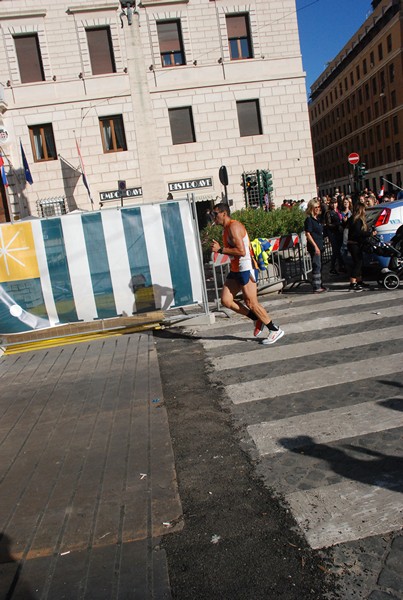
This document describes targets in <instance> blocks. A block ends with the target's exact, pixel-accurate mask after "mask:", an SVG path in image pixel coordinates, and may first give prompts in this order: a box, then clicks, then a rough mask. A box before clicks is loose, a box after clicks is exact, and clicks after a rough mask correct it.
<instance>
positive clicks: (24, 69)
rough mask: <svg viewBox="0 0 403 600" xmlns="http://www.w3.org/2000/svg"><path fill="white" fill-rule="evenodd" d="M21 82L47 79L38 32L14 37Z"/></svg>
mask: <svg viewBox="0 0 403 600" xmlns="http://www.w3.org/2000/svg"><path fill="white" fill-rule="evenodd" d="M14 44H15V51H16V53H17V60H18V68H19V70H20V78H21V83H33V82H34V81H45V74H44V71H43V65H42V57H41V50H40V47H39V39H38V36H37V34H36V33H34V34H29V35H18V36H15V37H14Z"/></svg>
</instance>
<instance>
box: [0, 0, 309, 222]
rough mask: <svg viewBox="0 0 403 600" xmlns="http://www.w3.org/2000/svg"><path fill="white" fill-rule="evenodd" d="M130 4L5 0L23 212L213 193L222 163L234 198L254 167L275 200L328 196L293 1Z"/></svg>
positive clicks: (11, 165) (10, 130)
mask: <svg viewBox="0 0 403 600" xmlns="http://www.w3.org/2000/svg"><path fill="white" fill-rule="evenodd" d="M123 7H124V10H122V6H121V3H120V2H116V1H111V0H100V1H99V2H97V0H91V1H90V0H81V1H80V0H76V2H75V3H74V0H73V2H67V1H65V0H58V2H50V1H47V0H36V1H35V2H34V1H32V0H20V1H19V2H18V3H17V4H16V3H15V1H13V0H2V2H1V4H0V34H1V35H0V44H1V46H0V83H1V84H2V85H3V88H4V90H3V93H2V94H1V95H0V96H1V97H0V128H1V132H2V134H3V135H2V136H0V137H1V141H0V146H1V150H2V154H3V160H4V166H5V171H6V173H7V178H8V184H9V185H8V187H6V188H4V185H3V184H0V185H2V186H3V188H2V197H3V199H4V197H5V196H6V197H7V204H8V207H7V208H8V211H9V214H10V219H11V220H14V219H19V218H23V217H25V216H29V215H34V216H46V214H57V210H56V212H54V211H55V207H56V209H57V206H58V203H60V206H64V209H65V210H66V211H67V212H69V211H71V210H74V209H76V208H78V209H80V210H91V209H92V208H95V209H98V208H99V207H100V204H101V205H103V206H106V205H107V206H114V205H120V204H121V203H122V204H124V205H127V204H129V203H133V201H135V202H136V203H138V202H159V201H164V200H166V198H167V197H168V195H169V194H171V195H172V197H173V198H177V197H183V196H184V195H185V194H186V193H187V192H194V193H195V194H196V197H197V198H199V199H200V200H214V199H216V198H217V197H218V198H221V194H222V192H223V186H222V184H221V183H220V180H219V177H218V172H219V168H220V167H221V166H222V165H225V166H226V168H227V171H228V177H229V183H228V187H227V193H228V197H229V198H230V199H232V200H233V202H234V206H235V207H236V208H241V207H242V206H244V205H245V197H244V190H243V187H242V173H244V172H249V171H254V170H256V169H267V170H270V171H271V173H272V175H273V187H274V191H273V199H274V201H275V203H276V204H277V205H279V204H281V202H282V200H283V199H284V198H294V199H299V198H310V197H311V196H313V195H316V183H315V173H314V165H313V153H312V144H311V134H310V125H309V117H308V108H307V103H306V91H305V74H304V72H303V68H302V60H301V54H300V45H299V35H298V27H297V18H296V7H295V0H283V1H282V2H278V0H252V1H251V2H248V3H246V4H239V3H233V1H231V0H143V1H142V2H141V3H140V4H138V5H136V4H135V3H134V2H126V0H125V2H123ZM130 23H131V24H130ZM21 145H22V148H23V149H24V152H25V155H26V160H27V163H28V165H29V169H30V173H31V176H32V179H33V183H32V184H30V183H28V182H27V181H26V172H25V171H24V167H23V162H22V155H21ZM80 152H81V157H82V161H80V157H79V153H80ZM83 165H84V167H83ZM83 168H84V170H85V174H86V180H87V183H88V186H89V190H90V194H89V193H88V191H87V188H86V187H85V185H84V181H83V178H82V176H81V172H82V171H83ZM119 182H120V183H119ZM91 199H92V202H91ZM47 207H49V212H48V213H47V210H48V209H47ZM62 212H63V210H62Z"/></svg>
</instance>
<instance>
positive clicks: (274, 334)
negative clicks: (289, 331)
mask: <svg viewBox="0 0 403 600" xmlns="http://www.w3.org/2000/svg"><path fill="white" fill-rule="evenodd" d="M283 335H284V331H283V330H282V329H278V330H277V331H270V333H269V335H268V337H267V338H266V339H265V340H263V341H262V344H265V346H267V345H268V344H274V342H277V340H279V339H280V338H282V337H283Z"/></svg>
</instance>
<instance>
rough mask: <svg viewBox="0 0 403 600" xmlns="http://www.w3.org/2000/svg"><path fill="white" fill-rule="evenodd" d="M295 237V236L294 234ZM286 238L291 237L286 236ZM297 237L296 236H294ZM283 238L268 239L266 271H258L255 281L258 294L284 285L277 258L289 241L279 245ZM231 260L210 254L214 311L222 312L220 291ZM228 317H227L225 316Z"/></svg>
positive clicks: (216, 254) (220, 255)
mask: <svg viewBox="0 0 403 600" xmlns="http://www.w3.org/2000/svg"><path fill="white" fill-rule="evenodd" d="M294 235H295V234H294ZM288 237H291V236H287V239H288ZM296 237H298V236H296ZM283 239H284V240H285V238H269V242H270V244H271V246H272V250H271V253H270V257H269V264H268V266H267V269H263V270H260V271H259V278H258V281H257V287H258V293H259V292H262V291H263V290H267V289H268V288H270V287H273V286H275V285H278V284H279V283H281V284H284V279H283V277H282V275H281V262H280V256H279V249H280V248H282V247H283V246H284V245H285V244H286V243H289V240H288V241H287V242H286V241H284V242H283V243H281V241H282V240H283ZM230 263H231V259H230V257H229V256H227V255H226V254H219V253H218V252H212V254H211V262H210V265H211V267H212V271H213V281H214V292H215V298H214V302H215V305H216V306H215V308H214V309H213V310H215V311H221V312H224V314H227V313H226V312H225V311H224V310H223V309H222V307H221V299H220V291H221V289H222V288H223V286H224V282H225V279H226V277H227V275H228V273H229V271H230ZM227 316H228V315H227Z"/></svg>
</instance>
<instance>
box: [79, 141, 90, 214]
mask: <svg viewBox="0 0 403 600" xmlns="http://www.w3.org/2000/svg"><path fill="white" fill-rule="evenodd" d="M76 146H77V152H78V156H79V159H80V168H81V173H82V176H83V184H84V185H85V187H86V188H87V192H88V198H89V199H90V201H91V204H94V201H93V199H92V196H91V190H90V186H89V183H88V179H87V176H86V174H85V167H84V161H83V157H82V156H81V150H80V146H79V145H78V140H77V138H76Z"/></svg>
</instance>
